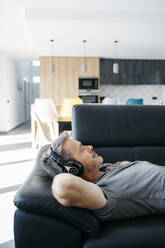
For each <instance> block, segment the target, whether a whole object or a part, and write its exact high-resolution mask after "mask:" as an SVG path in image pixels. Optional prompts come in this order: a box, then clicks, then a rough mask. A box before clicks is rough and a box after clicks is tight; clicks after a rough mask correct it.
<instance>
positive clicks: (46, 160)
mask: <svg viewBox="0 0 165 248" xmlns="http://www.w3.org/2000/svg"><path fill="white" fill-rule="evenodd" d="M69 138H70V135H69V133H68V132H63V133H61V135H60V136H59V137H58V138H57V139H56V140H55V141H54V142H52V144H51V148H52V150H53V151H54V152H55V153H56V154H57V155H59V156H60V157H62V159H63V160H68V159H72V156H71V153H70V152H69V151H65V150H64V149H63V147H64V144H65V142H66V141H67V140H68V139H69ZM49 149H50V148H49ZM49 149H48V151H47V152H45V153H44V154H43V156H42V165H43V168H44V169H46V170H47V171H48V172H49V168H50V167H53V168H54V171H55V175H57V174H59V173H61V172H63V170H62V168H61V167H60V166H59V165H58V164H57V163H56V162H55V161H54V160H53V159H52V157H51V154H50V152H49ZM51 165H52V166H51Z"/></svg>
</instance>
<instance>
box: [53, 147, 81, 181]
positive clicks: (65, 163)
mask: <svg viewBox="0 0 165 248" xmlns="http://www.w3.org/2000/svg"><path fill="white" fill-rule="evenodd" d="M49 153H50V156H51V158H52V159H53V161H54V162H56V163H57V164H58V165H59V166H60V167H61V168H62V170H63V171H64V172H66V173H70V174H72V175H74V176H79V177H80V176H81V175H82V174H83V172H84V167H83V165H82V164H81V163H80V162H78V161H77V160H73V159H69V160H63V158H62V157H61V156H59V155H58V154H57V153H56V152H54V151H53V149H52V147H50V148H49Z"/></svg>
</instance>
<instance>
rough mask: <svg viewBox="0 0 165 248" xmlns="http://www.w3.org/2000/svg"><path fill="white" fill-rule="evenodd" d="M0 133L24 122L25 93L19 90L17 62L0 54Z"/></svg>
mask: <svg viewBox="0 0 165 248" xmlns="http://www.w3.org/2000/svg"><path fill="white" fill-rule="evenodd" d="M0 74H1V76H0V118H1V121H0V132H6V131H9V130H10V129H12V128H14V127H16V126H18V125H19V124H20V123H22V122H24V92H23V91H19V90H18V89H17V73H16V62H15V61H13V60H12V59H11V58H9V57H8V56H7V55H5V54H3V53H0Z"/></svg>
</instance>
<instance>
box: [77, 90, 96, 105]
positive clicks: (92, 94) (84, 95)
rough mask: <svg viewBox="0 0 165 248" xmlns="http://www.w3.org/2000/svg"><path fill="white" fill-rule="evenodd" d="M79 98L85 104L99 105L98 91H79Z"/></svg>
mask: <svg viewBox="0 0 165 248" xmlns="http://www.w3.org/2000/svg"><path fill="white" fill-rule="evenodd" d="M79 97H80V98H81V99H82V101H83V103H98V102H99V92H98V90H79Z"/></svg>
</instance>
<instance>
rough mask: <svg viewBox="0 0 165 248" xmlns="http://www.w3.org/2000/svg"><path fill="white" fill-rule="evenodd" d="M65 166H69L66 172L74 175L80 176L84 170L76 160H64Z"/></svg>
mask: <svg viewBox="0 0 165 248" xmlns="http://www.w3.org/2000/svg"><path fill="white" fill-rule="evenodd" d="M65 166H66V167H70V168H69V170H68V172H69V173H70V174H72V175H75V176H79V177H80V176H81V175H82V174H83V172H84V167H83V165H82V164H81V163H79V162H78V161H76V160H68V161H66V162H65Z"/></svg>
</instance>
